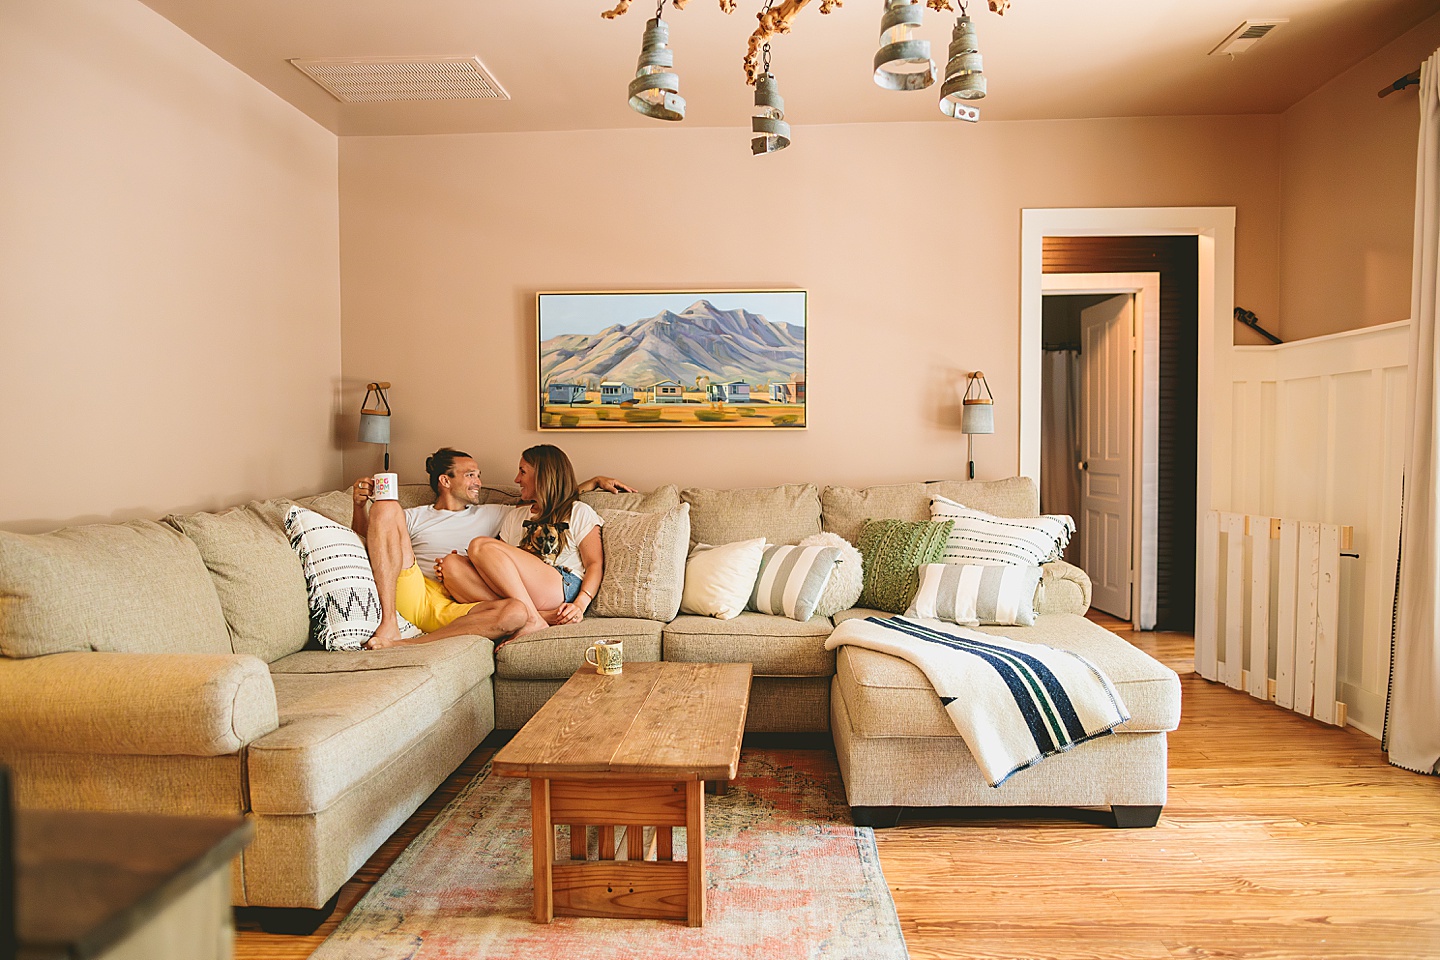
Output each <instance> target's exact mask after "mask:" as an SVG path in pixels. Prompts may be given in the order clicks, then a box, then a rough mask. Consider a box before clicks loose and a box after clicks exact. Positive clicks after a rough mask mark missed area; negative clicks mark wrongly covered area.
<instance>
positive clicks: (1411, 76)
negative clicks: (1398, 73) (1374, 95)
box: [1380, 67, 1420, 97]
mask: <svg viewBox="0 0 1440 960" xmlns="http://www.w3.org/2000/svg"><path fill="white" fill-rule="evenodd" d="M1419 82H1420V68H1419V67H1416V68H1415V69H1414V70H1412V71H1411V72H1409V73H1407V74H1405V76H1403V77H1401V78H1400V79H1399V80H1396V81H1395V82H1394V83H1392V84H1390V86H1388V87H1385V88H1384V89H1383V90H1381V91H1380V96H1382V97H1388V96H1390V94H1392V93H1394V92H1395V91H1396V90H1404V89H1405V88H1406V87H1413V86H1415V84H1417V83H1419Z"/></svg>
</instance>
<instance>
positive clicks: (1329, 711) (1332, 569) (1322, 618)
mask: <svg viewBox="0 0 1440 960" xmlns="http://www.w3.org/2000/svg"><path fill="white" fill-rule="evenodd" d="M1319 565H1320V570H1319V574H1320V576H1319V597H1318V601H1317V604H1316V617H1315V709H1314V711H1313V714H1312V715H1313V716H1314V717H1315V719H1316V720H1322V721H1324V722H1325V723H1335V718H1336V706H1335V700H1336V686H1335V680H1336V677H1335V673H1336V661H1337V659H1338V657H1339V652H1340V646H1339V644H1340V638H1339V631H1340V528H1339V527H1338V526H1336V525H1335V524H1333V523H1327V524H1324V525H1323V526H1321V527H1320V557H1319Z"/></svg>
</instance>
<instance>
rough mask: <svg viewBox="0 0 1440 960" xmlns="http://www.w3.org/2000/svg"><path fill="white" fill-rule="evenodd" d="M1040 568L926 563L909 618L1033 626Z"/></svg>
mask: <svg viewBox="0 0 1440 960" xmlns="http://www.w3.org/2000/svg"><path fill="white" fill-rule="evenodd" d="M1039 583H1040V568H1039V567H1014V566H1009V565H1006V564H979V563H927V564H926V565H925V566H923V567H921V568H920V589H919V590H917V591H916V592H915V599H914V600H913V601H912V602H911V604H910V609H909V610H906V611H905V616H907V617H915V618H918V619H921V620H948V621H950V622H951V623H960V624H964V625H966V626H979V625H980V624H982V623H983V624H990V625H996V626H1021V627H1033V626H1034V625H1035V588H1036V587H1037V586H1038V585H1039Z"/></svg>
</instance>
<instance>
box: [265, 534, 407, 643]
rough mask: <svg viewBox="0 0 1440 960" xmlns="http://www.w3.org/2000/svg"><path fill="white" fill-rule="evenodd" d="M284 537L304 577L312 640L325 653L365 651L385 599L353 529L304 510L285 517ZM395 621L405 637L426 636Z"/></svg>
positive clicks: (405, 623) (368, 557) (401, 618)
mask: <svg viewBox="0 0 1440 960" xmlns="http://www.w3.org/2000/svg"><path fill="white" fill-rule="evenodd" d="M285 532H286V533H287V534H288V535H289V536H290V546H291V547H292V548H293V549H294V550H295V552H296V553H297V554H299V555H300V569H301V571H302V572H303V573H304V574H305V592H306V593H307V594H308V595H309V601H310V636H311V638H312V639H313V640H315V641H316V642H317V643H319V644H320V646H322V647H324V648H325V649H326V650H363V649H364V648H365V641H366V640H369V639H370V638H371V637H372V636H373V635H374V633H375V631H376V629H378V628H379V626H380V595H379V594H378V593H376V592H375V574H374V573H373V572H371V570H370V555H369V554H368V553H366V552H365V544H364V543H362V542H361V540H360V537H359V536H358V535H357V534H356V533H355V531H353V530H351V529H350V528H349V527H347V526H345V525H344V524H339V523H336V522H335V521H334V520H331V519H329V518H327V517H323V516H321V515H320V514H318V513H316V512H315V511H313V510H306V509H305V508H304V507H291V508H290V510H289V512H287V513H286V514H285ZM396 616H397V619H398V620H399V621H400V636H401V637H403V638H405V639H406V640H413V639H414V638H415V637H419V636H423V635H424V632H425V631H423V630H421V629H420V628H419V627H417V626H415V624H413V623H411V622H410V621H409V620H406V619H405V618H404V617H401V616H399V615H398V614H397V615H396Z"/></svg>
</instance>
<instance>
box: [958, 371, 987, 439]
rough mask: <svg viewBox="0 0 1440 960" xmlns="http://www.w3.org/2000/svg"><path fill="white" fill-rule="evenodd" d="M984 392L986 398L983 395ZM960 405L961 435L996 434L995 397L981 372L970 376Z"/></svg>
mask: <svg viewBox="0 0 1440 960" xmlns="http://www.w3.org/2000/svg"><path fill="white" fill-rule="evenodd" d="M982 390H983V391H984V396H982V395H981V391H982ZM960 404H961V408H960V432H961V433H994V432H995V397H994V395H993V394H991V393H990V385H989V384H988V383H986V382H985V374H983V373H981V372H980V371H979V370H976V371H975V372H974V373H972V374H970V379H969V381H968V382H967V383H966V384H965V396H964V398H963V399H962V400H961V401H960Z"/></svg>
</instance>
